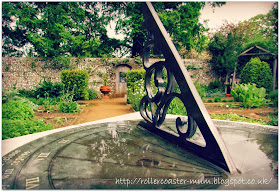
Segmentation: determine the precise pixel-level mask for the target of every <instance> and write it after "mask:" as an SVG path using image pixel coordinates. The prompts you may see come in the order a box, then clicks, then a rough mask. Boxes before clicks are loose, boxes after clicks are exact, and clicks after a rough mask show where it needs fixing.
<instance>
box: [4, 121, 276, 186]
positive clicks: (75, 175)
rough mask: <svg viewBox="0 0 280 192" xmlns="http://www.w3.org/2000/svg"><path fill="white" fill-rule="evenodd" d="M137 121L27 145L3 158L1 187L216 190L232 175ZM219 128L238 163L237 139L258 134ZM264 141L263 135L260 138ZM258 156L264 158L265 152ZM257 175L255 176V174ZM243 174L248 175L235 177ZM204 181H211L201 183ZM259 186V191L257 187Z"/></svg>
mask: <svg viewBox="0 0 280 192" xmlns="http://www.w3.org/2000/svg"><path fill="white" fill-rule="evenodd" d="M138 123H139V121H120V122H111V123H102V124H94V125H86V126H82V127H78V128H73V129H69V130H65V131H61V132H58V133H55V134H51V135H48V136H45V137H42V138H39V139H37V140H35V141H32V142H30V143H28V144H26V145H23V146H21V147H19V148H17V149H15V150H13V151H11V152H10V153H8V154H6V155H5V156H3V157H2V188H3V189H183V188H188V189H204V188H207V189H208V188H210V189H213V188H218V187H225V186H224V185H223V184H218V183H215V181H217V180H220V181H221V180H225V179H228V178H231V177H232V176H229V175H228V174H227V173H225V172H224V171H223V170H221V169H220V168H218V167H216V166H214V165H212V164H211V163H209V162H207V161H205V160H203V159H201V158H199V157H197V156H195V155H193V154H191V153H189V152H187V151H184V150H182V149H180V148H178V147H176V146H174V145H173V144H170V143H168V142H166V141H164V140H163V139H161V138H159V137H158V136H156V135H153V134H152V133H150V132H149V131H147V130H146V129H144V128H142V127H140V126H139V125H138ZM165 126H166V127H167V128H170V127H172V126H174V121H171V120H170V121H167V122H166V125H165ZM220 130H223V131H221V134H222V136H224V138H227V137H229V136H232V139H231V141H228V142H226V143H229V145H230V147H229V149H231V150H230V151H233V155H234V159H236V160H237V164H238V165H239V163H240V162H239V160H238V158H236V157H237V156H243V155H242V154H241V155H236V151H235V150H234V149H237V148H238V147H240V144H237V142H236V141H243V143H241V145H242V147H243V149H244V147H245V148H246V145H247V146H251V145H252V144H251V142H252V138H254V139H257V138H258V137H256V134H254V133H251V132H250V133H251V136H250V135H248V133H249V132H248V130H247V131H245V132H244V131H243V132H242V131H240V130H238V129H237V130H235V134H233V131H229V130H228V129H220ZM275 135H276V136H275ZM264 136H266V135H265V134H264ZM259 137H260V136H259ZM244 138H245V139H244ZM248 138H251V139H249V140H248ZM261 139H264V138H263V137H261V138H259V140H261ZM271 139H272V140H273V139H277V134H271V135H270V141H271ZM262 142H265V141H263V140H262ZM276 142H277V140H276ZM238 143H239V142H238ZM253 143H254V142H253ZM257 143H258V142H257ZM236 145H238V146H236ZM259 145H261V146H263V148H267V149H268V148H269V150H270V151H269V153H270V154H271V153H275V150H276V149H274V148H273V147H272V148H271V146H267V145H266V146H265V145H264V144H262V143H260V144H259ZM250 150H251V152H246V153H248V154H249V155H250V154H251V153H256V151H257V152H258V153H260V150H259V149H258V147H257V146H255V147H252V146H251V147H250ZM254 150H255V151H254ZM241 153H242V151H241ZM258 157H260V158H265V157H263V156H261V155H258ZM242 158H244V156H243V157H242ZM272 158H273V157H272ZM239 159H240V158H239ZM247 160H248V161H251V162H255V161H254V160H252V159H251V160H250V159H246V161H247ZM269 160H270V158H266V164H273V165H274V166H276V164H277V162H274V161H273V160H270V161H269ZM262 162H263V161H262ZM241 163H242V165H243V167H241V168H240V169H241V171H246V169H249V170H250V169H251V168H252V166H251V167H250V165H249V164H250V163H247V162H245V161H244V159H243V161H242V162H241ZM275 163H276V164H275ZM247 164H248V165H247ZM262 166H264V167H266V165H262ZM239 167H240V166H239ZM253 167H254V166H253ZM261 171H265V173H266V175H265V176H266V177H268V178H273V179H272V182H271V183H270V184H271V185H269V186H268V185H267V186H266V187H268V188H269V187H272V188H275V187H277V182H276V184H275V181H277V179H275V178H274V176H273V172H275V167H274V169H272V168H270V170H269V168H267V169H265V170H264V169H262V170H261ZM277 174H278V167H277ZM253 175H256V174H255V173H253V174H252V175H251V176H253ZM262 175H263V174H262ZM242 176H246V177H249V176H250V175H249V176H248V174H243V175H242V174H241V175H239V176H234V177H242ZM206 179H207V181H208V182H212V183H211V184H209V183H200V184H198V183H197V182H199V181H200V182H201V181H204V180H206ZM192 182H196V183H192ZM242 187H244V188H247V187H248V185H245V186H244V185H241V188H242ZM255 188H257V189H258V186H255Z"/></svg>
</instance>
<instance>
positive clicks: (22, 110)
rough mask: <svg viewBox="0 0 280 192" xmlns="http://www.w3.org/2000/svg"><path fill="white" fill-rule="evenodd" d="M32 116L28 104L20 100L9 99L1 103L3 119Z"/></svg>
mask: <svg viewBox="0 0 280 192" xmlns="http://www.w3.org/2000/svg"><path fill="white" fill-rule="evenodd" d="M32 117H34V111H33V110H32V108H31V107H30V105H29V104H27V103H24V102H22V101H10V102H8V103H4V104H3V105H2V118H3V119H19V120H26V119H31V118H32Z"/></svg>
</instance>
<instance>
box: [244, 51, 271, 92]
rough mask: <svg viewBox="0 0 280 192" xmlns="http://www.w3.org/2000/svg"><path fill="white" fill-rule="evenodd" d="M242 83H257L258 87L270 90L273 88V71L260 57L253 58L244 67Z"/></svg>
mask: <svg viewBox="0 0 280 192" xmlns="http://www.w3.org/2000/svg"><path fill="white" fill-rule="evenodd" d="M240 78H241V83H245V84H246V83H255V84H256V86H257V87H259V88H260V87H264V88H265V89H266V90H268V91H270V90H271V88H272V72H271V69H270V66H269V64H268V63H266V62H264V61H261V60H260V59H259V58H258V57H256V58H251V59H250V61H249V62H248V63H246V65H245V67H244V68H243V69H242V71H241V74H240Z"/></svg>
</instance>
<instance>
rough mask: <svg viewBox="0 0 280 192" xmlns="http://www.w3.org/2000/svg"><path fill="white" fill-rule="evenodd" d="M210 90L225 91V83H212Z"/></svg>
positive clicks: (209, 86)
mask: <svg viewBox="0 0 280 192" xmlns="http://www.w3.org/2000/svg"><path fill="white" fill-rule="evenodd" d="M208 89H209V90H214V89H219V90H221V89H223V83H222V82H221V81H219V80H216V81H211V82H210V83H209V85H208Z"/></svg>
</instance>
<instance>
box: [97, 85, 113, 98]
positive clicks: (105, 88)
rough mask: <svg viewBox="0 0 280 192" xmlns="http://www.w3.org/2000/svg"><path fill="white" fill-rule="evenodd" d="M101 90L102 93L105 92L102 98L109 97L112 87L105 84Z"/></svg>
mask: <svg viewBox="0 0 280 192" xmlns="http://www.w3.org/2000/svg"><path fill="white" fill-rule="evenodd" d="M100 91H101V93H103V94H104V96H103V97H102V99H109V96H108V94H109V93H110V92H111V87H110V86H109V85H103V86H101V87H100Z"/></svg>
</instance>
